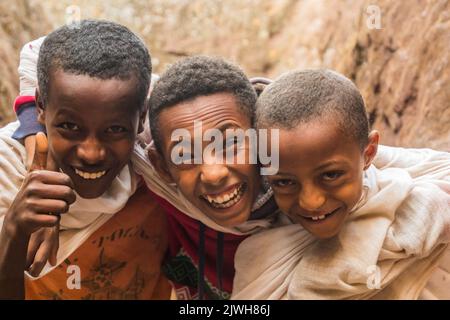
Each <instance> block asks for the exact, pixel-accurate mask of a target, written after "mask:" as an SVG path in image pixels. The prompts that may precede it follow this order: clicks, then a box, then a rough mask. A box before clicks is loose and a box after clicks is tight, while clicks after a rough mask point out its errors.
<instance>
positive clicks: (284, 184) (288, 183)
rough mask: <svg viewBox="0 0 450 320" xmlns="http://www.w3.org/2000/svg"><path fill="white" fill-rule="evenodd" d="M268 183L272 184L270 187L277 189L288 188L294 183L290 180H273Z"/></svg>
mask: <svg viewBox="0 0 450 320" xmlns="http://www.w3.org/2000/svg"><path fill="white" fill-rule="evenodd" d="M270 183H271V184H272V186H274V187H279V188H284V187H290V186H293V185H294V184H295V182H294V181H292V180H290V179H279V180H273V181H271V182H270Z"/></svg>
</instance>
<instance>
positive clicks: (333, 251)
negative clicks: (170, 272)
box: [232, 147, 450, 299]
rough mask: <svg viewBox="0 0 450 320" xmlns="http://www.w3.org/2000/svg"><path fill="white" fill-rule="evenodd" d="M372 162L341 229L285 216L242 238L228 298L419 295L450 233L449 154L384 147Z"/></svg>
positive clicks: (346, 297) (338, 297)
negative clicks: (319, 235) (316, 234)
mask: <svg viewBox="0 0 450 320" xmlns="http://www.w3.org/2000/svg"><path fill="white" fill-rule="evenodd" d="M405 156H406V158H405ZM375 164H376V165H377V166H378V167H381V168H384V169H383V170H378V169H375V168H374V167H371V168H369V170H367V172H366V176H365V179H364V186H365V189H366V190H367V191H368V192H367V194H366V195H365V197H364V198H363V199H362V203H360V204H359V206H358V207H359V208H358V209H357V210H355V211H354V212H352V213H351V214H350V215H349V218H348V219H347V221H346V223H345V225H344V227H343V229H342V230H341V232H340V233H339V235H338V236H336V237H334V238H332V239H328V240H317V239H315V238H313V236H312V235H311V234H309V233H308V232H307V231H306V230H304V229H303V228H302V227H301V226H300V225H297V224H287V225H286V226H283V227H279V228H275V229H271V230H267V231H263V232H261V233H258V234H257V235H253V236H251V237H249V238H247V239H246V240H244V241H243V242H242V243H241V245H240V246H239V248H238V251H237V253H236V256H235V268H236V275H235V279H234V285H233V295H232V298H233V299H368V298H375V299H377V298H379V299H416V298H418V296H419V294H420V293H421V291H422V289H423V288H424V286H425V284H426V282H427V280H428V278H429V277H430V275H431V273H432V272H433V271H434V270H435V267H436V266H437V264H438V263H439V259H440V257H441V256H442V254H443V253H444V250H445V248H446V247H447V243H448V242H449V241H450V196H449V193H448V191H449V190H450V155H449V154H448V153H445V152H435V151H432V150H424V149H421V150H419V149H417V150H414V149H409V150H405V149H401V148H389V147H381V148H380V153H379V156H378V157H377V159H376V160H375ZM387 166H401V167H405V168H406V169H399V168H386V167H387ZM377 280H379V281H377ZM378 287H379V288H378Z"/></svg>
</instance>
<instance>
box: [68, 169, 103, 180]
mask: <svg viewBox="0 0 450 320" xmlns="http://www.w3.org/2000/svg"><path fill="white" fill-rule="evenodd" d="M73 169H74V171H75V173H76V174H77V175H78V176H80V177H81V178H83V179H85V180H95V179H99V178H101V177H103V176H104V175H105V174H106V173H107V172H108V170H103V171H98V172H85V171H81V170H79V169H77V168H73Z"/></svg>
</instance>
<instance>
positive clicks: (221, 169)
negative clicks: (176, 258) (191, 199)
mask: <svg viewBox="0 0 450 320" xmlns="http://www.w3.org/2000/svg"><path fill="white" fill-rule="evenodd" d="M228 173H229V172H228V168H227V167H226V166H225V165H220V164H204V165H203V166H202V169H201V172H200V180H201V181H202V182H203V183H206V184H210V185H214V186H217V185H220V184H222V183H223V182H224V181H225V179H226V177H227V176H228Z"/></svg>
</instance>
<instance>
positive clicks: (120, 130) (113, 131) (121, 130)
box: [106, 126, 127, 133]
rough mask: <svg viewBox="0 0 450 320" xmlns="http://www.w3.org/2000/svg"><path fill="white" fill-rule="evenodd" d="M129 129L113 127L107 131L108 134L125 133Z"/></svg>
mask: <svg viewBox="0 0 450 320" xmlns="http://www.w3.org/2000/svg"><path fill="white" fill-rule="evenodd" d="M124 132H127V129H126V128H124V127H121V126H112V127H109V128H108V129H106V133H124Z"/></svg>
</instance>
